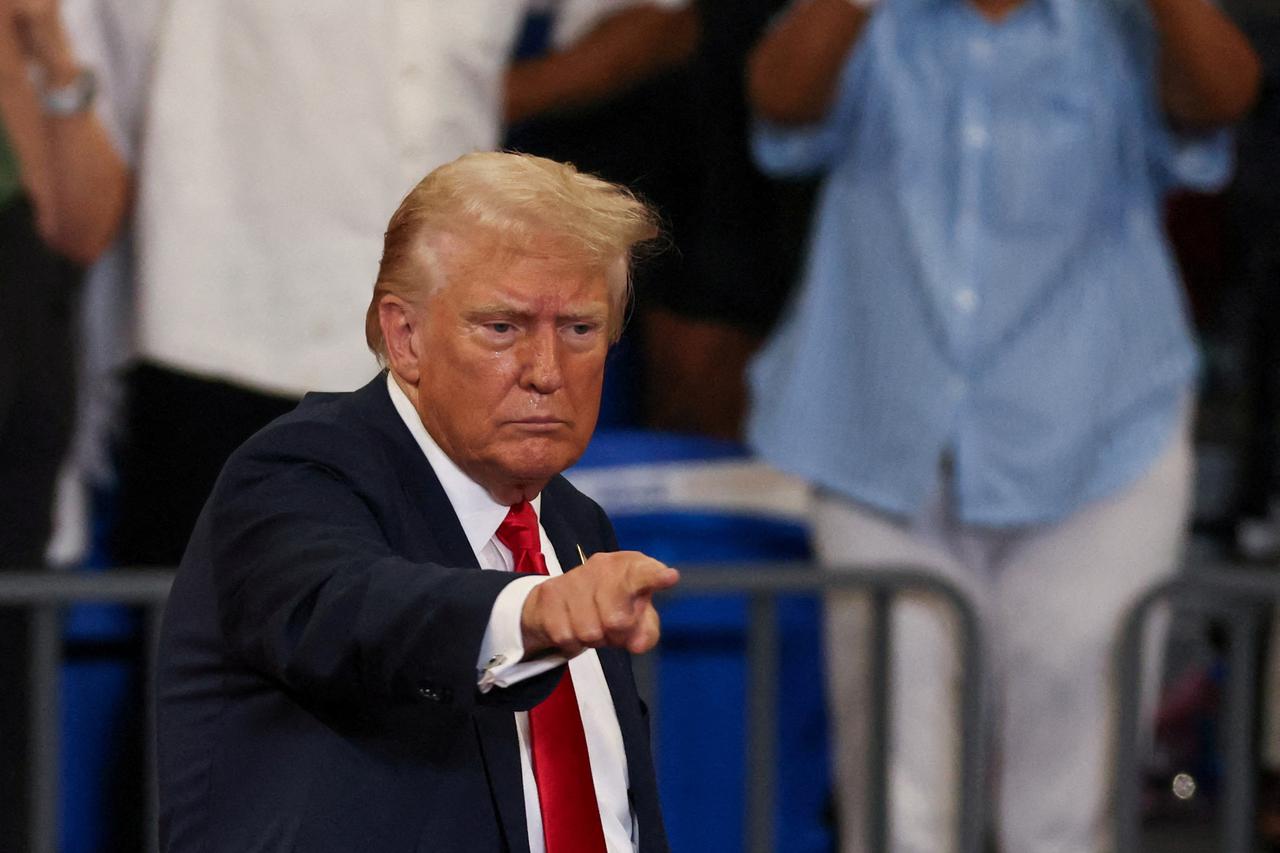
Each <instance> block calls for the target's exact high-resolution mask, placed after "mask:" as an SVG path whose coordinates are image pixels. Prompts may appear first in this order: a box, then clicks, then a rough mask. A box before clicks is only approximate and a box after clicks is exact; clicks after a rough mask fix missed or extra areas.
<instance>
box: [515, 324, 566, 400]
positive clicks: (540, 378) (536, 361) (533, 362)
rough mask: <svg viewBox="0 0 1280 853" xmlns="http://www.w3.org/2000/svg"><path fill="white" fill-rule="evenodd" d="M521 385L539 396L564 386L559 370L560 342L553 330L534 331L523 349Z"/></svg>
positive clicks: (562, 376)
mask: <svg viewBox="0 0 1280 853" xmlns="http://www.w3.org/2000/svg"><path fill="white" fill-rule="evenodd" d="M522 355H523V358H522V365H521V368H522V370H521V383H520V384H521V385H522V386H523V387H525V388H528V389H530V390H533V391H536V392H538V393H539V394H551V393H553V392H554V391H556V390H557V389H559V388H560V386H561V385H563V384H564V375H563V373H562V371H561V369H560V358H561V353H560V340H559V338H558V337H557V336H556V330H555V329H536V330H534V331H533V332H531V333H530V334H529V337H528V338H527V339H526V340H525V345H524V347H523V353H522Z"/></svg>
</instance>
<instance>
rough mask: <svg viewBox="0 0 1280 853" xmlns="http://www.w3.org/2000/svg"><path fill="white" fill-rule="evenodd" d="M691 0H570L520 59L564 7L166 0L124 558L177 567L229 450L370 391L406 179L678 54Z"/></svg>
mask: <svg viewBox="0 0 1280 853" xmlns="http://www.w3.org/2000/svg"><path fill="white" fill-rule="evenodd" d="M684 3H685V0H651V2H644V0H591V2H589V3H585V4H583V3H581V2H573V0H570V2H569V3H567V4H564V5H582V6H586V7H588V8H590V9H599V10H600V12H601V14H599V15H596V16H594V17H593V20H592V26H590V27H587V28H583V29H578V30H576V31H575V32H574V33H573V34H572V38H568V39H566V40H565V41H564V42H563V43H562V44H561V45H560V47H559V49H557V50H555V51H553V52H551V53H550V54H548V55H547V56H545V57H541V58H539V59H538V60H537V61H536V62H527V63H517V64H515V65H509V57H510V55H511V51H512V46H513V43H514V41H515V37H516V35H517V32H518V27H519V24H520V23H521V21H522V20H523V19H524V16H525V13H526V11H527V10H528V9H530V8H534V7H537V8H542V7H544V6H548V5H549V6H551V7H557V6H560V5H562V4H561V3H559V2H551V3H549V4H548V3H534V2H510V3H507V2H501V3H499V2H484V3H473V2H467V0H421V2H414V3H409V2H397V0H376V1H375V2H365V3H347V4H323V5H316V4H302V5H298V4H296V3H286V2H283V0H266V1H265V2H264V0H253V1H252V2H250V0H239V1H238V2H230V3H207V2H204V0H174V2H171V3H170V4H169V8H168V9H167V12H166V15H165V17H164V21H163V24H162V27H161V30H160V33H159V37H158V45H159V46H158V57H157V62H156V69H155V74H154V85H153V88H152V97H151V102H150V114H149V120H148V131H147V133H148V135H147V140H146V143H147V144H146V150H147V160H146V164H145V168H144V169H143V170H142V173H141V176H140V179H139V183H140V193H139V204H140V214H139V234H138V238H139V252H140V277H139V282H138V298H137V315H138V349H139V363H138V366H137V368H136V369H135V370H134V372H133V375H132V377H131V384H130V389H129V395H128V401H127V408H128V425H127V428H126V435H125V440H124V443H123V447H122V449H121V453H120V466H121V474H120V479H121V485H120V495H119V506H118V521H117V524H116V529H115V531H114V535H113V537H112V539H113V541H112V557H113V559H114V561H115V562H116V563H118V564H121V565H156V564H159V565H170V564H176V563H177V562H178V560H179V558H180V557H181V556H182V551H183V549H184V547H185V545H186V541H187V538H188V536H189V535H190V532H191V528H192V525H193V523H194V521H195V517H196V514H197V513H198V511H199V509H200V507H201V505H202V504H203V503H204V500H205V498H206V497H207V496H208V493H209V489H210V487H211V486H212V484H213V481H214V479H215V477H216V476H217V474H218V471H219V469H220V468H221V466H222V463H223V462H224V461H225V459H226V457H227V455H228V454H229V453H230V452H231V451H232V450H233V449H234V448H235V447H237V446H239V445H240V444H241V443H242V442H243V441H244V440H245V439H246V438H247V437H248V436H249V435H250V434H252V433H253V432H255V431H256V430H257V429H258V428H260V427H261V426H263V425H264V424H265V423H266V422H267V421H269V420H271V419H272V418H274V417H275V416H277V415H279V414H282V413H284V412H286V411H288V410H289V409H291V408H292V407H293V405H294V403H295V402H296V400H297V399H298V398H299V397H300V396H301V395H302V394H303V393H304V392H306V391H309V390H349V389H352V388H355V387H357V386H359V385H361V384H363V383H364V380H365V379H366V378H367V373H368V370H369V367H370V362H369V356H368V353H367V352H365V350H364V342H363V339H362V338H361V336H360V335H359V330H358V328H357V326H356V325H353V324H352V323H351V322H350V318H351V317H352V316H358V312H360V311H362V310H363V307H362V302H363V300H364V298H365V291H366V288H365V283H366V282H367V278H368V270H370V269H373V268H375V266H376V264H377V260H378V253H379V248H380V241H379V240H378V234H380V233H381V230H382V227H383V225H384V224H385V221H386V218H387V216H388V215H389V213H390V212H391V211H392V210H394V209H395V207H396V205H397V203H398V202H399V200H400V196H401V193H402V190H403V187H404V186H407V185H409V184H411V183H412V181H414V180H417V179H418V178H419V177H421V176H422V175H423V174H425V173H426V172H428V171H430V170H431V169H432V168H434V167H435V166H437V165H439V164H441V163H443V162H446V161H448V160H451V159H453V158H455V157H457V156H458V155H460V154H462V153H464V152H467V151H471V150H476V149H486V148H492V147H494V146H495V145H496V144H497V143H498V141H499V139H500V129H501V125H502V122H503V117H504V113H505V115H506V116H509V117H512V118H517V119H518V118H522V117H525V116H530V115H535V114H537V113H540V112H543V111H545V110H549V109H554V108H556V107H558V106H561V105H582V104H589V103H592V102H593V101H595V100H598V99H600V98H604V97H607V96H608V95H610V94H611V93H612V92H613V91H614V90H615V89H619V88H627V87H630V86H633V85H635V84H636V83H637V82H638V81H640V80H643V79H644V78H645V77H647V76H649V75H651V74H654V73H657V72H659V71H661V70H663V69H665V68H667V67H668V66H670V65H671V64H673V63H675V62H678V61H680V60H681V59H682V58H683V57H682V56H681V55H680V43H679V42H677V43H675V44H668V43H666V42H665V41H664V38H663V32H662V28H661V23H662V22H663V21H664V20H665V19H666V18H668V17H672V16H675V17H678V16H680V15H681V14H682V12H681V7H682V6H683V5H684ZM655 22H656V23H657V24H658V26H655ZM211 412H212V413H216V416H214V417H210V415H209V413H211Z"/></svg>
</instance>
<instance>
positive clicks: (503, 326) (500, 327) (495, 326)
mask: <svg viewBox="0 0 1280 853" xmlns="http://www.w3.org/2000/svg"><path fill="white" fill-rule="evenodd" d="M514 329H515V326H513V325H511V324H510V323H490V324H489V331H491V332H494V333H496V334H499V335H505V334H507V333H508V332H511V331H512V330H514Z"/></svg>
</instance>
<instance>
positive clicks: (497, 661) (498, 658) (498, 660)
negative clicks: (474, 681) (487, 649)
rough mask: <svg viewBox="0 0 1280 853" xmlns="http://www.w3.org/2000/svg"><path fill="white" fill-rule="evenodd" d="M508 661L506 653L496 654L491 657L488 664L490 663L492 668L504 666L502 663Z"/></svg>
mask: <svg viewBox="0 0 1280 853" xmlns="http://www.w3.org/2000/svg"><path fill="white" fill-rule="evenodd" d="M506 662H507V656H506V655H494V656H493V657H491V658H489V664H488V665H489V667H490V668H492V667H495V666H502V665H503V664H504V663H506Z"/></svg>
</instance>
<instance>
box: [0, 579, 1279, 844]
mask: <svg viewBox="0 0 1280 853" xmlns="http://www.w3.org/2000/svg"><path fill="white" fill-rule="evenodd" d="M681 568H682V570H683V577H682V580H681V583H680V585H679V586H678V587H677V588H676V589H675V590H672V591H670V592H668V593H665V594H664V596H666V597H671V596H680V597H687V596H699V595H744V596H746V597H747V598H748V600H749V602H750V606H749V609H748V614H749V620H748V636H747V662H748V672H749V678H750V684H749V690H748V708H747V715H748V727H747V737H748V740H747V745H746V749H747V754H748V756H750V761H749V764H748V767H750V768H754V769H753V770H752V772H749V773H748V774H747V775H748V780H747V782H746V784H747V791H746V804H747V807H746V809H745V810H744V817H743V819H744V829H745V837H746V839H747V847H746V849H748V850H750V851H752V853H761V851H768V850H771V849H772V845H773V838H774V834H773V830H774V827H773V820H774V808H773V806H774V803H775V799H774V789H773V786H774V781H773V773H772V772H771V768H772V767H773V766H774V764H775V760H776V756H777V746H776V726H777V708H776V689H775V686H776V676H777V673H778V668H779V662H778V632H777V625H776V612H775V608H776V605H777V601H778V599H779V597H782V596H794V595H806V594H811V595H819V596H823V595H829V594H832V593H864V594H866V595H867V596H868V597H869V599H870V601H871V618H872V625H871V630H872V634H873V641H874V642H873V646H872V648H873V650H874V660H873V661H872V666H871V684H870V685H869V687H870V697H871V700H872V702H873V707H872V709H871V710H872V713H871V733H870V737H871V740H870V749H869V750H868V756H867V763H868V764H867V772H868V777H869V779H870V780H871V781H872V784H871V785H869V790H870V791H871V798H872V801H871V802H870V803H868V807H869V809H868V813H869V814H870V815H871V820H870V827H869V833H870V837H869V839H868V841H869V849H871V850H873V851H883V850H886V849H887V842H888V833H889V827H888V815H889V807H890V804H889V802H888V793H889V790H890V788H889V785H888V784H887V780H888V756H889V751H890V748H891V742H890V725H889V723H890V719H889V717H890V710H889V703H888V697H889V695H890V683H889V678H890V676H889V671H890V670H889V663H888V662H889V661H890V660H891V658H892V654H893V648H892V634H891V632H890V630H889V618H890V614H891V611H892V607H893V601H894V599H895V598H896V597H897V596H899V595H902V594H904V593H920V592H924V593H928V594H931V595H936V596H937V597H938V598H939V600H941V601H944V602H945V603H946V604H947V605H948V606H950V607H951V608H952V609H953V610H954V612H955V614H956V615H957V617H958V620H959V627H960V633H959V636H958V638H957V643H958V651H959V653H960V661H961V666H962V669H963V678H962V681H961V698H960V716H961V719H960V726H959V730H960V732H961V733H962V734H961V739H960V740H961V743H960V749H961V754H960V755H959V757H958V760H959V766H960V774H959V781H958V790H957V792H956V794H957V797H958V806H959V808H958V825H957V827H956V837H957V849H958V850H960V851H962V853H980V851H981V850H982V849H983V847H982V845H983V833H984V827H985V822H984V821H985V814H984V809H985V797H984V794H983V792H984V790H985V770H984V767H983V754H984V751H983V737H982V735H983V727H982V724H981V719H980V713H981V705H982V681H983V678H984V673H983V666H984V655H983V653H982V636H981V628H980V626H979V623H978V619H977V615H976V612H975V610H974V608H973V606H972V604H971V603H970V602H969V601H968V599H967V598H966V597H965V596H964V594H963V593H962V592H961V591H960V590H959V589H958V588H956V587H954V586H953V585H951V584H949V583H947V582H945V581H942V580H939V579H938V578H936V577H934V576H931V575H926V574H923V573H921V572H918V571H913V570H911V569H910V568H902V569H885V568H879V567H877V568H874V569H867V568H858V567H849V568H845V569H835V570H833V569H824V570H815V569H814V568H813V566H812V565H811V564H805V563H794V562H773V563H742V564H726V563H716V564H710V565H686V566H681ZM172 579H173V573H172V572H170V571H162V570H129V571H126V570H116V571H110V572H48V571H41V572H0V607H22V608H28V609H29V610H30V611H31V612H32V614H33V618H32V619H31V632H32V644H31V655H32V663H33V666H32V667H31V670H30V678H31V684H30V685H29V697H30V702H29V708H30V714H31V721H32V728H31V730H30V732H31V751H32V762H31V791H32V797H31V818H30V831H31V838H32V842H31V845H30V848H29V849H30V850H31V851H32V853H54V851H55V850H56V849H57V838H58V814H57V801H58V775H57V774H58V766H59V751H60V731H59V720H60V717H61V715H60V700H59V695H58V693H59V688H58V673H59V671H60V668H61V664H62V637H61V630H62V624H61V623H62V620H61V612H62V609H63V608H65V607H67V606H69V605H72V604H80V603H104V604H123V605H130V606H134V607H138V608H140V609H141V610H142V611H143V613H144V620H143V639H144V647H145V648H146V649H147V650H148V659H147V660H146V661H145V665H146V667H147V670H146V671H147V672H148V673H150V672H152V671H153V664H154V649H155V642H156V639H157V637H158V635H159V626H160V618H161V614H162V611H163V605H164V601H165V598H166V597H167V595H168V591H169V587H170V585H171V583H172ZM1277 602H1280V575H1277V574H1275V573H1273V572H1268V571H1258V570H1248V569H1241V568H1235V567H1231V566H1225V565H1224V566H1214V567H1210V568H1196V569H1195V570H1193V571H1187V572H1184V573H1182V574H1180V575H1178V576H1177V577H1175V578H1173V579H1172V580H1169V581H1167V582H1165V583H1162V584H1160V585H1158V586H1156V587H1154V588H1152V589H1151V590H1149V591H1148V592H1146V593H1145V594H1144V595H1143V596H1142V597H1141V598H1140V599H1139V600H1138V601H1137V602H1136V603H1135V604H1134V605H1133V606H1132V607H1131V609H1130V611H1129V613H1128V615H1127V617H1126V619H1125V622H1124V624H1123V628H1122V632H1121V637H1120V642H1119V643H1118V646H1117V660H1116V684H1117V690H1118V703H1117V706H1118V731H1117V753H1116V766H1115V771H1116V772H1115V775H1114V786H1115V787H1114V804H1115V825H1114V826H1115V836H1116V840H1117V844H1116V849H1118V850H1123V851H1126V853H1138V851H1140V850H1141V849H1142V848H1141V807H1140V798H1139V794H1140V791H1141V779H1140V773H1141V767H1142V758H1143V750H1142V743H1143V739H1142V737H1141V736H1140V732H1141V730H1142V725H1141V722H1140V719H1139V718H1140V714H1141V707H1142V702H1141V696H1142V689H1141V684H1140V681H1141V678H1140V673H1141V669H1142V667H1141V663H1142V655H1143V634H1144V630H1145V626H1146V624H1147V621H1148V619H1149V618H1150V615H1151V613H1152V611H1153V609H1154V608H1156V607H1157V606H1159V605H1162V604H1169V605H1171V606H1174V607H1176V608H1178V609H1179V610H1180V611H1181V612H1186V611H1196V612H1201V613H1204V614H1206V615H1207V616H1209V617H1212V618H1215V619H1218V620H1219V621H1220V624H1221V626H1222V628H1223V630H1224V632H1225V635H1226V637H1227V654H1228V666H1227V672H1228V679H1229V683H1228V690H1227V691H1226V694H1225V700H1226V701H1225V715H1226V717H1225V723H1224V727H1223V728H1224V732H1225V736H1224V740H1225V744H1226V746H1225V751H1224V765H1225V772H1224V788H1223V796H1222V797H1221V802H1222V803H1223V814H1222V821H1221V832H1222V838H1223V846H1222V850H1223V851H1224V853H1248V852H1249V851H1251V850H1252V843H1253V818H1254V804H1255V791H1254V778H1253V771H1254V740H1253V738H1254V735H1253V719H1252V714H1253V712H1254V707H1255V698H1256V694H1257V671H1256V668H1257V653H1258V647H1259V643H1260V638H1261V632H1262V630H1263V626H1264V613H1263V608H1264V607H1269V606H1272V605H1274V604H1276V603H1277ZM660 666H661V646H659V648H658V650H657V652H656V653H655V654H651V655H647V656H645V657H644V658H641V659H639V660H638V661H637V667H636V670H637V677H638V678H639V679H640V680H641V682H642V690H647V691H649V695H652V691H653V690H654V689H655V688H656V684H657V678H656V671H657V668H658V667H660ZM147 685H148V699H147V708H146V710H145V713H146V734H147V738H146V742H147V744H148V749H149V750H150V751H151V754H149V755H148V760H147V762H146V768H147V772H146V778H145V780H143V781H142V784H144V785H145V786H146V787H145V802H146V803H147V810H148V811H147V814H146V818H147V820H148V826H149V827H151V831H150V832H149V836H150V841H149V845H148V846H149V849H152V850H154V849H155V845H156V841H155V838H154V835H155V833H154V827H155V825H156V815H157V809H156V786H155V775H154V774H155V761H154V752H153V750H154V746H153V744H154V719H153V718H152V715H153V709H154V701H153V699H154V696H153V695H152V693H151V691H152V682H151V679H150V678H149V677H148V678H147ZM655 704H656V703H655ZM655 722H656V723H657V724H660V720H657V721H655ZM766 771H769V772H766Z"/></svg>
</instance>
